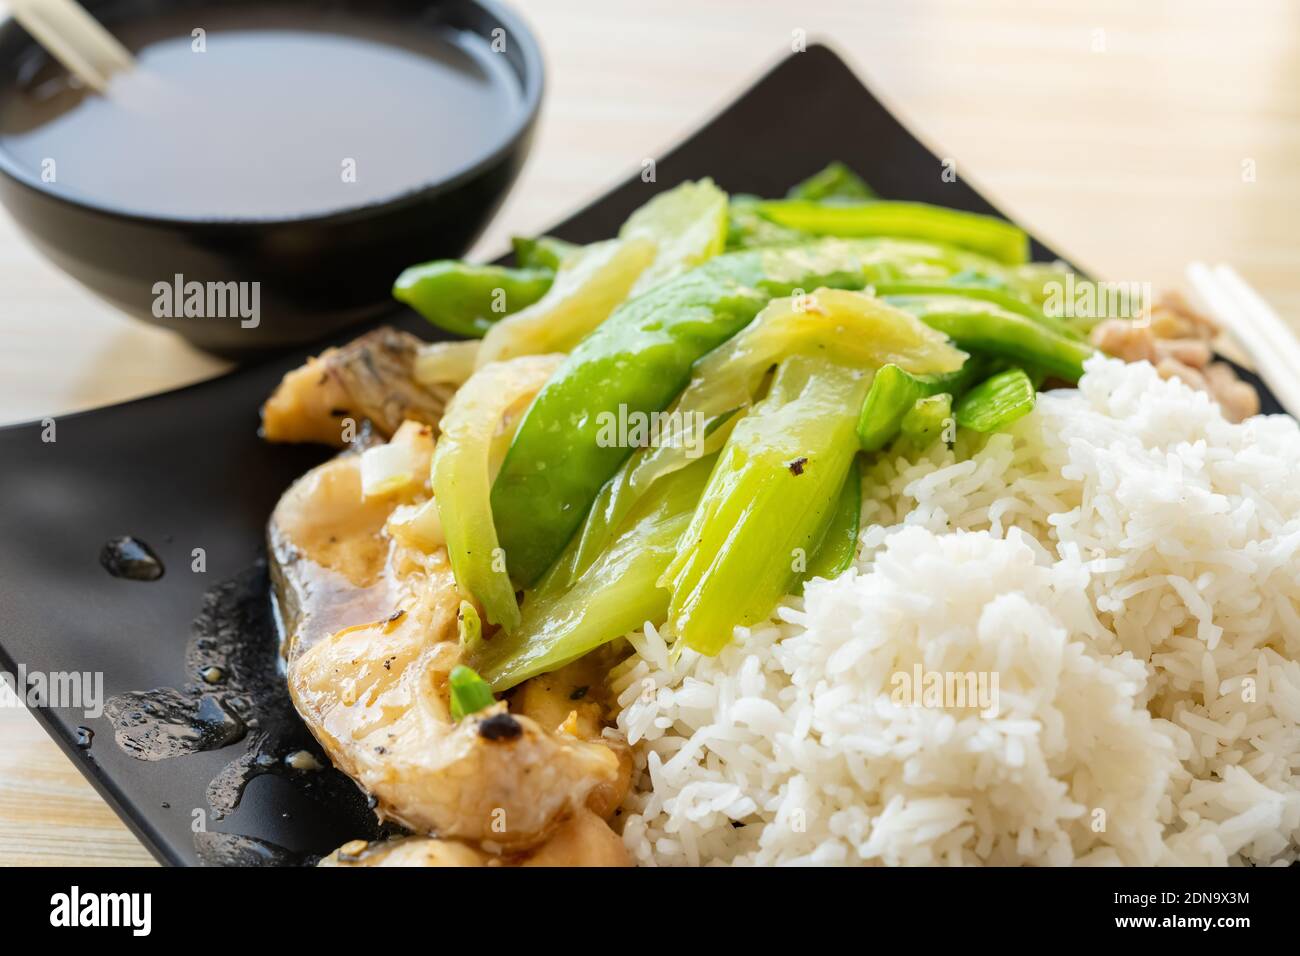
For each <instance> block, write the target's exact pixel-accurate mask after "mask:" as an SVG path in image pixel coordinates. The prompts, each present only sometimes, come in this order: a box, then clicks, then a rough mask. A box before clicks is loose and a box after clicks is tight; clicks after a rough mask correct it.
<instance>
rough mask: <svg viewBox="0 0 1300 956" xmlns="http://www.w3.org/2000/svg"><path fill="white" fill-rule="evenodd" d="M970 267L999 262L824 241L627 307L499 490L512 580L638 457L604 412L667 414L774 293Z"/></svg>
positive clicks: (570, 369) (548, 397) (571, 367)
mask: <svg viewBox="0 0 1300 956" xmlns="http://www.w3.org/2000/svg"><path fill="white" fill-rule="evenodd" d="M972 265H975V266H977V267H985V266H992V267H994V268H996V264H995V263H991V262H990V261H989V260H987V259H985V258H983V257H981V256H978V255H975V254H973V253H969V252H964V251H962V250H956V249H952V248H951V247H946V246H942V245H939V244H936V243H924V242H911V241H898V240H892V239H865V240H856V241H845V240H839V239H823V240H818V241H816V242H812V243H805V244H800V245H794V246H783V247H774V248H768V249H751V250H746V251H743V252H733V253H728V254H726V255H721V256H717V257H716V258H714V259H711V260H710V261H708V262H706V263H705V264H704V265H702V266H699V267H698V268H695V269H692V270H691V271H689V272H686V273H684V274H683V275H680V276H678V277H677V278H676V279H671V280H669V281H667V282H664V283H662V284H660V285H658V286H656V287H655V288H653V289H651V290H649V291H648V292H646V293H645V294H644V295H640V296H637V297H636V298H634V299H630V300H629V301H627V302H625V303H623V305H621V306H620V307H619V308H618V309H616V310H615V311H614V313H613V314H612V315H611V316H610V317H609V319H607V320H606V321H605V322H604V323H603V324H602V325H601V326H600V327H599V328H597V329H596V330H595V331H594V332H593V333H592V334H591V335H590V336H588V337H587V338H586V339H585V340H583V341H582V342H581V343H580V344H579V345H578V346H577V347H576V348H575V349H574V350H573V352H572V353H570V355H569V357H568V358H567V359H566V360H565V363H564V365H563V366H562V367H561V369H560V370H559V372H557V373H556V376H555V378H554V379H553V380H552V381H551V382H550V383H549V384H548V385H547V386H546V388H545V389H543V391H542V393H541V394H540V395H539V396H538V397H537V401H536V402H534V403H533V405H532V407H531V408H530V409H529V411H528V415H527V417H526V418H525V419H524V422H523V423H522V425H521V426H520V429H519V433H518V435H517V436H516V438H515V441H514V443H513V444H512V446H511V448H510V452H509V454H508V455H507V456H506V460H505V463H504V465H503V466H502V469H501V473H500V475H499V477H498V478H497V482H496V485H495V486H494V487H493V491H492V507H493V510H494V513H495V514H496V515H497V518H498V526H499V527H500V528H501V529H502V535H503V543H504V544H505V549H506V552H507V554H508V555H509V560H510V573H511V575H512V576H513V578H514V580H515V581H516V583H518V584H521V585H524V586H531V585H532V584H534V583H536V581H537V580H538V579H539V578H540V577H541V576H542V574H543V573H544V572H545V571H546V570H547V569H548V568H549V567H550V566H551V563H552V562H553V561H554V560H555V559H556V558H557V557H558V556H559V554H560V553H561V552H562V551H563V550H564V548H565V545H566V544H567V543H568V541H569V539H570V538H571V537H572V536H573V533H574V532H575V531H576V530H577V529H578V527H579V526H580V525H581V524H582V522H583V519H584V518H585V516H586V514H587V512H588V510H589V509H590V508H591V505H592V502H593V501H595V499H596V497H597V495H598V493H599V492H600V490H601V488H602V486H604V484H605V483H606V482H607V481H608V480H609V479H610V478H611V477H612V476H613V475H614V473H615V472H616V471H618V468H619V466H620V465H621V464H622V463H623V461H624V460H626V458H627V457H628V456H629V455H630V454H631V452H632V449H631V448H629V447H620V446H618V445H614V446H611V445H609V443H602V442H601V441H600V440H599V438H600V435H601V432H602V428H603V427H604V426H605V424H606V423H607V422H608V421H609V416H614V417H618V416H624V417H626V416H634V415H649V414H652V413H654V412H661V411H663V410H664V409H666V408H667V407H668V406H669V404H670V403H671V402H672V400H673V399H674V398H675V397H676V396H677V395H678V394H679V393H680V392H681V391H682V389H683V388H685V387H686V385H687V384H688V382H689V381H690V376H691V366H692V365H693V363H694V362H695V361H696V360H698V359H699V358H700V357H701V356H703V355H704V354H705V353H707V352H709V351H710V350H712V349H713V348H716V347H717V346H718V345H720V344H721V343H723V342H725V341H726V340H727V339H729V338H730V337H731V336H732V335H734V334H735V333H736V332H737V331H739V330H740V329H741V328H743V327H744V326H745V325H746V324H748V323H749V322H750V321H751V320H752V319H753V318H754V316H755V315H757V314H758V312H759V310H760V309H761V308H762V307H763V306H764V305H766V304H767V302H768V301H769V300H770V299H772V298H774V297H776V296H783V295H789V294H790V293H791V292H793V291H794V290H795V289H804V290H810V289H816V288H818V287H819V286H826V287H830V288H839V289H861V288H862V287H863V286H864V285H866V284H867V283H868V282H883V281H886V280H891V279H899V278H906V277H912V278H934V279H942V278H946V277H948V276H951V275H953V274H955V273H957V272H960V271H961V270H963V269H967V268H970V267H972ZM1018 318H1019V319H1020V320H1021V321H1022V322H1023V323H1024V324H1025V325H1031V326H1032V323H1030V322H1029V320H1027V319H1024V318H1023V317H1018Z"/></svg>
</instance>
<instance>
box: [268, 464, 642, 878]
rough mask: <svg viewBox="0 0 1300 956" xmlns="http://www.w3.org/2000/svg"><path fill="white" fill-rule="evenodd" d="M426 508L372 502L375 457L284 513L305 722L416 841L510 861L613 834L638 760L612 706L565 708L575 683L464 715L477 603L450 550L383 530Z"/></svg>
mask: <svg viewBox="0 0 1300 956" xmlns="http://www.w3.org/2000/svg"><path fill="white" fill-rule="evenodd" d="M426 494H427V489H425V490H422V491H420V492H419V493H418V495H417V496H416V500H418V497H419V496H422V495H426ZM416 500H413V499H412V498H411V497H407V498H400V497H394V498H387V499H378V500H376V499H369V500H367V499H364V498H363V497H362V494H361V477H360V457H359V456H357V455H341V456H339V457H337V458H335V459H333V460H331V461H329V462H327V463H325V464H323V465H321V466H319V467H318V468H315V469H313V470H312V471H310V472H308V473H307V474H306V475H304V476H303V477H302V478H301V479H299V480H298V482H297V483H295V484H294V485H293V487H291V488H290V489H289V491H287V492H286V493H285V495H284V496H283V498H282V499H281V501H280V503H279V504H278V505H277V507H276V509H275V512H274V514H273V515H272V518H271V523H270V527H269V531H268V537H269V544H270V553H271V563H272V579H273V583H274V586H275V595H276V599H277V603H278V606H279V609H280V612H281V617H282V621H283V625H284V630H285V637H286V657H287V660H288V683H289V690H290V694H291V696H292V699H293V702H294V705H295V707H296V708H297V710H298V712H299V714H300V715H301V716H302V718H303V720H304V721H305V722H306V724H307V726H308V727H309V728H310V730H311V731H312V733H313V734H314V735H315V737H316V738H317V740H319V741H320V743H321V745H322V746H323V747H324V748H325V751H326V752H327V753H328V754H329V756H330V759H331V760H332V761H333V763H334V764H335V766H337V767H338V768H339V769H340V770H342V771H343V772H344V773H346V774H348V775H349V776H350V777H352V779H353V780H355V781H356V782H357V783H358V784H359V785H360V786H361V787H362V788H363V789H364V790H365V791H367V792H368V793H369V794H370V795H371V796H372V797H373V798H374V800H375V802H376V811H377V812H378V813H379V815H380V816H381V817H382V818H384V819H388V820H392V821H395V822H398V823H400V824H402V825H403V826H405V827H407V828H409V829H410V830H412V831H413V832H414V833H416V834H420V835H428V836H434V837H437V838H438V839H439V840H442V841H447V840H452V841H458V843H457V845H459V844H461V843H463V844H464V845H465V846H467V847H468V848H469V849H471V850H473V851H475V852H483V853H488V854H493V855H499V854H502V853H504V854H511V853H519V852H523V851H527V850H531V849H534V848H536V847H538V846H539V845H541V844H543V843H545V842H546V841H547V840H548V839H551V838H555V837H558V835H559V834H560V833H561V832H563V829H564V827H565V825H566V821H574V820H581V819H583V818H582V816H581V812H587V811H595V813H596V819H597V822H599V823H600V826H602V827H604V828H605V830H608V829H609V828H608V826H607V825H606V824H605V823H604V821H603V820H601V819H600V817H601V816H602V815H607V814H609V813H612V812H613V810H614V808H615V807H616V806H617V805H618V804H619V803H620V802H621V800H622V797H623V795H624V793H626V789H627V785H628V779H629V776H630V759H629V757H628V754H627V753H626V750H625V748H622V747H620V746H619V745H617V744H614V743H610V742H605V741H603V740H601V739H600V736H599V734H600V729H601V723H600V720H599V706H598V705H593V704H592V703H591V702H586V703H585V704H584V702H583V701H582V700H580V699H577V698H575V699H574V700H573V702H572V703H571V704H570V706H569V707H567V708H565V706H564V704H563V702H562V701H560V702H556V701H555V700H553V699H552V698H554V697H555V696H556V695H557V694H563V693H565V692H566V689H567V688H568V684H566V683H563V679H560V678H554V677H552V678H551V684H549V685H547V687H551V688H553V691H551V692H548V690H547V689H546V687H543V686H541V685H539V688H538V689H537V690H534V691H529V690H528V688H527V687H525V688H523V689H522V690H521V691H519V692H516V694H515V695H514V698H513V699H515V700H518V702H519V705H518V709H517V712H515V713H511V712H510V709H509V707H508V706H507V704H506V703H505V702H504V701H502V702H498V703H497V704H495V705H494V706H493V707H491V708H489V709H488V710H485V711H482V712H480V713H478V714H474V715H471V716H469V717H466V718H464V719H462V720H459V721H455V720H453V719H452V718H451V715H450V707H449V692H448V687H447V677H448V674H449V673H450V671H451V670H452V668H453V667H455V666H456V665H457V664H459V663H460V660H461V648H460V643H459V639H458V633H457V613H458V610H459V607H460V603H461V601H462V599H463V595H462V594H461V593H460V592H459V591H458V589H457V588H456V585H455V580H454V577H453V575H452V571H451V567H450V563H449V562H448V560H447V555H446V551H445V549H442V548H439V549H437V550H436V551H434V552H433V553H425V552H422V551H419V550H417V549H414V548H410V547H405V546H402V545H400V544H399V543H397V542H396V541H394V540H393V539H392V538H391V537H389V536H388V535H387V533H386V532H385V530H384V525H385V522H386V520H387V518H388V516H389V515H390V514H391V512H392V510H393V509H394V508H395V507H397V505H399V504H411V503H416ZM582 679H584V680H585V679H587V678H582ZM567 693H569V694H572V693H574V691H573V690H572V689H568V690H567ZM593 706H595V708H596V709H595V711H594V712H593V711H592V707H593ZM534 714H536V716H534ZM561 714H563V715H564V716H563V717H561V716H560V715H561ZM539 718H540V719H539ZM557 718H559V719H558V720H557ZM610 833H611V836H612V835H613V834H612V831H610ZM615 839H617V838H616V837H615ZM437 854H442V855H444V856H445V855H448V854H450V855H451V856H454V857H456V858H458V859H459V858H460V857H462V856H464V854H463V853H462V851H461V850H460V849H446V850H437V851H436V853H435V855H437Z"/></svg>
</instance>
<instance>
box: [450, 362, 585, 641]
mask: <svg viewBox="0 0 1300 956" xmlns="http://www.w3.org/2000/svg"><path fill="white" fill-rule="evenodd" d="M559 363H560V356H557V355H530V356H524V357H522V358H517V359H512V360H511V361H509V362H494V363H492V364H491V365H487V366H485V367H483V368H481V369H479V370H478V371H477V372H475V373H474V374H473V375H472V376H471V377H470V379H469V381H467V382H466V383H465V384H464V385H462V386H461V388H460V390H459V391H457V392H456V394H455V396H454V397H453V398H452V400H451V402H450V403H448V405H447V411H446V413H445V414H444V415H443V417H442V423H441V425H440V430H441V434H440V436H439V437H438V443H437V445H436V446H435V448H434V452H433V464H432V467H431V471H432V478H433V481H432V483H433V495H434V500H435V501H436V502H437V504H438V517H439V518H440V519H441V521H442V528H443V532H444V534H445V536H446V539H447V555H448V557H449V558H450V559H451V568H452V572H453V573H454V574H455V577H456V585H457V587H459V588H460V589H461V591H462V592H464V593H466V594H468V595H471V596H472V597H473V598H474V599H475V600H477V601H478V602H479V603H480V604H482V605H483V610H484V611H485V612H486V613H487V618H488V620H489V621H490V622H492V623H493V624H499V625H500V626H501V627H502V628H504V629H505V630H506V631H507V632H509V631H512V630H514V628H515V627H516V626H518V624H519V604H518V602H517V601H516V599H515V589H514V587H513V586H512V585H511V583H510V578H509V577H508V576H507V574H506V565H505V560H504V559H505V555H504V552H502V551H501V550H500V548H499V545H498V536H497V528H496V524H495V522H494V520H493V515H492V508H491V505H490V500H489V495H490V486H491V462H492V457H493V456H492V451H493V448H492V446H493V440H494V438H495V437H496V435H497V432H498V430H499V428H500V425H501V421H502V419H503V418H505V417H506V415H507V413H508V412H509V411H510V410H511V409H512V408H513V407H516V406H517V405H519V404H521V403H523V402H526V401H527V400H528V399H529V398H531V397H532V396H533V395H535V394H536V393H537V391H538V389H540V388H541V387H542V385H543V384H544V383H545V382H546V379H547V378H548V377H549V376H550V375H551V373H552V372H554V371H555V369H556V368H557V367H558V366H559Z"/></svg>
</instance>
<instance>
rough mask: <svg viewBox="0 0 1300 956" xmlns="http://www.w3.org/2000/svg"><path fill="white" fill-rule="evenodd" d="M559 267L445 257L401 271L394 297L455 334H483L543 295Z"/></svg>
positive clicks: (480, 336)
mask: <svg viewBox="0 0 1300 956" xmlns="http://www.w3.org/2000/svg"><path fill="white" fill-rule="evenodd" d="M554 280H555V273H554V272H552V271H550V270H549V269H507V268H506V267H504V266H476V265H471V264H469V263H468V262H457V261H454V260H449V259H448V260H440V261H437V262H426V263H424V264H423V265H418V266H411V267H410V268H409V269H407V270H405V271H404V272H403V273H402V274H401V275H399V276H398V277H397V282H396V283H394V285H393V298H395V299H397V300H398V301H399V302H405V303H406V304H407V305H409V306H410V307H411V308H413V309H414V310H415V311H416V312H419V313H420V315H422V316H424V317H425V318H426V319H428V320H429V321H430V322H432V323H433V324H434V325H435V326H437V327H438V328H440V329H442V330H443V331H444V332H448V333H450V334H452V335H461V336H464V337H466V338H482V337H483V336H484V335H486V334H487V331H488V330H489V329H490V328H492V326H493V325H495V324H496V323H497V322H498V321H499V320H501V319H503V318H505V317H506V316H507V315H510V314H511V313H514V312H518V311H519V310H520V309H524V308H527V307H528V306H530V305H532V304H533V303H534V302H536V301H537V300H538V299H540V298H541V297H542V296H544V295H545V294H546V292H547V290H548V289H550V287H551V283H552V282H553V281H554Z"/></svg>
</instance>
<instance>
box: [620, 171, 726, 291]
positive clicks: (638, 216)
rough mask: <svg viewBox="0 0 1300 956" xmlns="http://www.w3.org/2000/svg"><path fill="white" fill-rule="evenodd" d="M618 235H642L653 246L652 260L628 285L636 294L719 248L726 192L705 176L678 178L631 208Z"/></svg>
mask: <svg viewBox="0 0 1300 956" xmlns="http://www.w3.org/2000/svg"><path fill="white" fill-rule="evenodd" d="M618 235H619V238H620V239H643V240H648V241H650V242H653V243H654V244H655V246H656V248H657V249H658V254H657V255H656V256H655V260H654V263H653V264H652V265H651V266H650V267H649V268H648V269H646V271H645V273H644V274H643V275H642V276H641V277H640V279H638V280H637V284H636V288H635V289H633V290H632V294H633V295H640V294H641V293H642V292H645V291H646V290H647V289H650V288H652V287H653V286H656V285H658V284H659V283H661V282H665V281H667V280H668V279H672V278H674V277H676V276H679V275H681V274H682V273H683V272H685V271H687V270H688V269H693V268H695V267H696V266H698V265H700V264H702V263H704V262H706V261H708V260H709V259H712V258H713V257H714V256H716V255H717V254H718V253H720V252H721V251H722V249H723V246H724V245H725V244H726V240H727V194H726V193H724V192H723V191H722V190H721V189H719V188H718V187H717V186H715V185H713V180H711V179H701V180H700V181H699V182H684V183H682V184H681V185H679V186H676V187H674V188H672V189H670V190H668V191H667V192H664V193H660V194H659V195H658V196H655V197H654V198H653V199H651V200H650V201H649V202H648V203H646V204H645V205H644V206H642V207H641V208H640V209H638V210H637V211H636V212H634V213H632V215H631V216H630V217H628V220H627V222H625V223H623V227H622V228H621V229H619V231H618Z"/></svg>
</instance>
